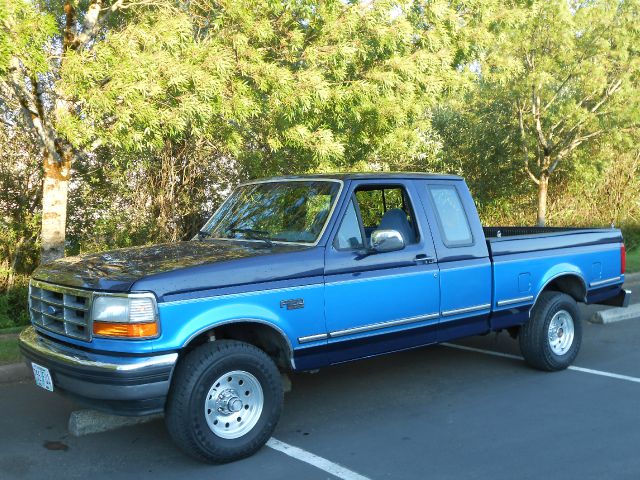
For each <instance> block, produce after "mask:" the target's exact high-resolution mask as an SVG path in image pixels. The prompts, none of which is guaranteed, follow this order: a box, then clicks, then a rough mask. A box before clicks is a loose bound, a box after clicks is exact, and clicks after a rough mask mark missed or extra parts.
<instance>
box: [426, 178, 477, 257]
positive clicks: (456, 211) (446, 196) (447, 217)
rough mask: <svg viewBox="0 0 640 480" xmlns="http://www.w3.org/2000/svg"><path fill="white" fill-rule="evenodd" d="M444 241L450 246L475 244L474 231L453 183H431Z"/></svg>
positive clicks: (437, 217)
mask: <svg viewBox="0 0 640 480" xmlns="http://www.w3.org/2000/svg"><path fill="white" fill-rule="evenodd" d="M428 190H429V196H430V197H431V200H432V201H433V205H434V210H435V214H436V219H437V221H438V228H439V230H440V234H441V235H442V241H443V243H444V244H445V246H447V247H448V248H452V247H468V246H470V245H473V243H474V242H473V233H472V232H471V226H470V225H469V219H468V218H467V214H466V212H465V210H464V206H463V205H462V200H461V199H460V195H459V194H458V190H457V189H456V187H454V186H453V185H429V186H428Z"/></svg>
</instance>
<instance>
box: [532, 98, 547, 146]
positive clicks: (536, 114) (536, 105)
mask: <svg viewBox="0 0 640 480" xmlns="http://www.w3.org/2000/svg"><path fill="white" fill-rule="evenodd" d="M531 113H532V114H533V119H534V121H535V124H536V134H537V136H538V143H539V144H540V146H541V147H542V149H543V150H544V152H545V153H546V152H547V151H548V150H549V144H548V143H547V139H546V138H545V137H544V132H543V131H542V122H541V121H540V96H539V95H536V87H531Z"/></svg>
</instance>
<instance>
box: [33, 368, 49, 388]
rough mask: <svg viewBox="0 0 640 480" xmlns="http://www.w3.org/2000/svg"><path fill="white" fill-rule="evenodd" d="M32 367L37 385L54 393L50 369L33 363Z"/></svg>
mask: <svg viewBox="0 0 640 480" xmlns="http://www.w3.org/2000/svg"><path fill="white" fill-rule="evenodd" d="M31 367H32V368H33V377H34V378H35V379H36V385H37V386H39V387H41V388H44V389H45V390H49V391H50V392H53V380H51V373H49V369H48V368H45V367H42V366H40V365H38V364H37V363H32V364H31Z"/></svg>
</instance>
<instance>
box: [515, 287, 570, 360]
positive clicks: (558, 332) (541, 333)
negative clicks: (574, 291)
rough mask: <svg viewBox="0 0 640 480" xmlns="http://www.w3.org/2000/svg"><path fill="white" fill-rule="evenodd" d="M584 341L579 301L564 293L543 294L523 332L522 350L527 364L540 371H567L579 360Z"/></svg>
mask: <svg viewBox="0 0 640 480" xmlns="http://www.w3.org/2000/svg"><path fill="white" fill-rule="evenodd" d="M581 342H582V324H581V323H580V313H579V310H578V305H577V304H576V301H575V300H574V299H573V298H572V297H570V296H569V295H567V294H564V293H559V292H552V291H549V292H543V293H541V294H540V298H538V301H537V302H536V305H535V307H534V308H533V311H532V315H531V318H530V319H529V321H528V322H527V323H525V324H524V325H523V326H522V329H521V330H520V350H521V351H522V355H523V356H524V359H525V360H526V361H527V363H528V364H529V365H531V366H533V367H535V368H538V369H540V370H547V371H555V370H564V369H565V368H567V367H568V366H569V365H571V364H572V363H573V361H574V360H575V358H576V356H577V355H578V351H579V350H580V344H581Z"/></svg>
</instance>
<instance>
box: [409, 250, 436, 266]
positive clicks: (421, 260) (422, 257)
mask: <svg viewBox="0 0 640 480" xmlns="http://www.w3.org/2000/svg"><path fill="white" fill-rule="evenodd" d="M413 261H414V262H415V263H418V264H427V263H435V261H436V259H435V258H433V257H430V256H429V255H427V254H426V253H419V254H418V255H416V258H414V259H413Z"/></svg>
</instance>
